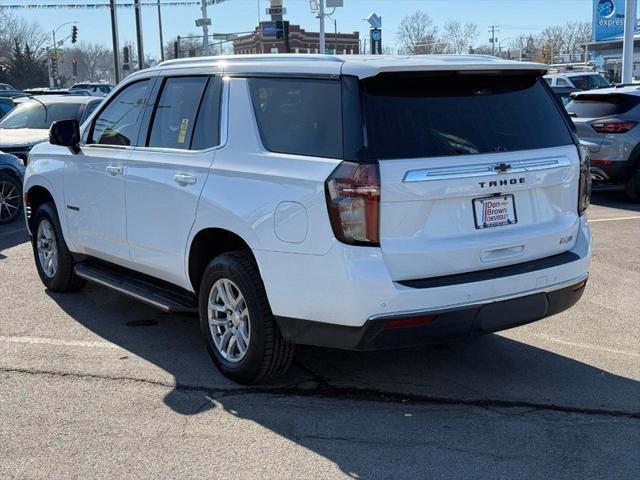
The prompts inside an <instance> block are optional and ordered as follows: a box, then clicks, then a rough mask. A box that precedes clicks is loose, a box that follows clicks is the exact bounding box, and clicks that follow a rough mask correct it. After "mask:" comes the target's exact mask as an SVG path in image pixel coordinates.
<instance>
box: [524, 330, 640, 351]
mask: <svg viewBox="0 0 640 480" xmlns="http://www.w3.org/2000/svg"><path fill="white" fill-rule="evenodd" d="M534 335H535V336H536V337H538V338H542V339H544V340H548V341H550V342H554V343H560V344H562V345H567V346H569V347H577V348H584V349H587V350H599V351H601V352H607V353H613V354H615V355H628V356H631V357H640V354H638V353H635V352H627V351H625V350H618V349H616V348H607V347H603V346H601V345H593V344H589V343H576V342H569V341H567V340H560V339H559V338H554V337H551V336H550V335H545V334H539V333H537V334H534Z"/></svg>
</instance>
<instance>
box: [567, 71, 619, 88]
mask: <svg viewBox="0 0 640 480" xmlns="http://www.w3.org/2000/svg"><path fill="white" fill-rule="evenodd" d="M569 78H570V80H571V83H573V85H574V86H575V87H576V88H579V89H580V90H591V89H593V88H603V87H610V86H611V84H610V83H609V82H607V80H606V79H605V78H604V77H603V76H602V75H572V76H571V77H569Z"/></svg>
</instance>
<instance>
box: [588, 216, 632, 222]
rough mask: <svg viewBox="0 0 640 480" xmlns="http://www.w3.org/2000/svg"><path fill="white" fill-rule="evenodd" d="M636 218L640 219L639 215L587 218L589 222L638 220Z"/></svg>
mask: <svg viewBox="0 0 640 480" xmlns="http://www.w3.org/2000/svg"><path fill="white" fill-rule="evenodd" d="M638 219H640V215H632V216H630V217H613V218H596V219H595V220H589V223H598V222H613V221H616V220H638Z"/></svg>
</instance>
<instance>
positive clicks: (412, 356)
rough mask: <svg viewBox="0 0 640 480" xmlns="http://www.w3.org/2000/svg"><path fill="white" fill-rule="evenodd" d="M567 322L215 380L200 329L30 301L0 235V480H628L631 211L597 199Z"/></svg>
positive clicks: (113, 297) (116, 302) (639, 403)
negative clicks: (255, 379)
mask: <svg viewBox="0 0 640 480" xmlns="http://www.w3.org/2000/svg"><path fill="white" fill-rule="evenodd" d="M589 215H590V221H591V225H592V231H593V235H594V263H593V268H592V273H591V278H590V281H589V284H588V286H587V291H586V292H585V295H584V296H583V298H582V300H581V301H580V303H579V304H578V305H577V306H576V307H575V308H573V309H572V310H569V311H567V312H564V313H562V314H560V315H557V316H555V317H552V318H548V319H545V320H543V321H540V322H537V323H534V324H531V325H527V326H524V327H521V328H517V329H514V330H511V331H507V332H502V333H501V334H494V335H489V336H486V337H482V338H477V339H473V340H468V341H464V342H460V343H455V344H449V345H443V346H439V347H435V348H421V349H411V350H402V351H393V352H374V353H353V352H342V351H335V350H323V349H317V348H309V347H307V348H299V350H298V352H297V354H296V359H295V364H294V367H293V368H292V369H291V371H290V372H289V374H288V375H287V376H285V377H284V378H282V379H280V380H279V381H278V382H277V383H274V384H270V385H267V386H264V387H255V388H245V387H241V386H237V385H234V384H232V383H230V382H229V381H227V380H225V379H224V378H223V377H221V376H220V375H219V374H218V373H217V371H216V370H215V369H214V368H213V366H212V364H211V362H210V360H209V358H208V356H207V354H206V352H205V350H204V347H203V345H202V343H201V340H200V337H199V332H198V326H197V321H196V319H195V318H192V317H188V316H175V315H173V316H170V315H166V314H163V313H158V312H157V311H155V310H152V309H150V308H148V307H146V306H144V305H141V304H138V303H136V302H133V301H131V300H129V299H127V298H125V297H123V296H121V295H118V294H115V293H112V292H110V291H108V290H105V289H103V288H99V287H96V286H88V287H87V288H85V289H84V290H83V291H81V292H79V293H74V294H68V295H59V294H54V293H51V292H47V291H46V290H45V289H44V288H43V287H42V285H41V283H40V281H39V280H38V278H37V274H36V271H35V267H34V266H33V259H32V253H31V249H30V245H29V243H27V241H28V238H27V235H26V233H25V231H24V230H23V229H22V227H21V226H20V225H15V224H14V225H11V226H0V478H2V479H13V478H16V479H61V478H65V479H72V478H78V479H89V478H91V479H102V478H104V479H113V478H154V479H160V478H167V479H168V478H171V479H176V478H259V479H266V478H297V479H303V478H323V479H325V478H372V479H378V478H394V479H395V478H434V479H435V478H452V479H453V478H487V479H489V478H491V479H496V478H505V479H507V478H508V479H511V478H532V479H538V478H539V479H548V478H554V479H561V478H580V479H587V478H606V479H611V478H616V479H627V478H628V479H637V478H640V328H638V321H639V320H640V293H639V289H638V287H639V286H640V248H639V247H640V207H638V206H635V205H633V204H630V203H626V202H625V201H624V198H623V197H622V196H621V195H620V194H618V193H609V194H598V195H596V196H595V197H594V205H592V207H591V208H590V211H589Z"/></svg>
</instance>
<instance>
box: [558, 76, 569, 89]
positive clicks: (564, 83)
mask: <svg viewBox="0 0 640 480" xmlns="http://www.w3.org/2000/svg"><path fill="white" fill-rule="evenodd" d="M556 85H558V86H559V87H568V86H569V82H567V81H566V80H565V79H564V78H558V80H557V82H556Z"/></svg>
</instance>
